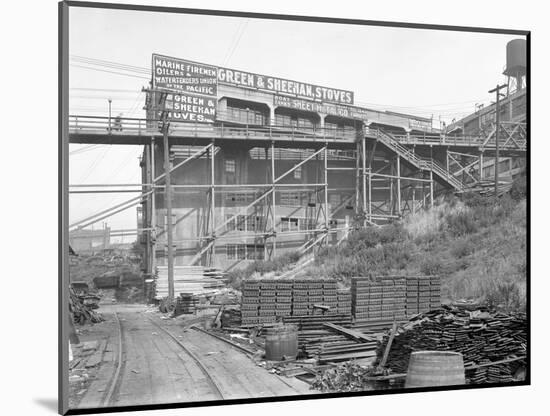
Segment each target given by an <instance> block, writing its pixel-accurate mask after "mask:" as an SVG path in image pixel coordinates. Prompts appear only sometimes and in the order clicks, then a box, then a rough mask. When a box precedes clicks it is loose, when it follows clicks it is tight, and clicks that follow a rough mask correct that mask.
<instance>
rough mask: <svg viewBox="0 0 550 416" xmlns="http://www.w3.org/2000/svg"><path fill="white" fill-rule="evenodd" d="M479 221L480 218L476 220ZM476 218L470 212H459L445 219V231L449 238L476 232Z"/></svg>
mask: <svg viewBox="0 0 550 416" xmlns="http://www.w3.org/2000/svg"><path fill="white" fill-rule="evenodd" d="M478 220H480V218H478ZM476 229H477V227H476V218H475V216H474V213H472V211H470V210H468V211H461V212H457V213H456V214H453V215H449V216H448V217H447V230H448V231H449V233H450V234H451V236H463V235H466V234H471V233H473V232H474V231H476Z"/></svg>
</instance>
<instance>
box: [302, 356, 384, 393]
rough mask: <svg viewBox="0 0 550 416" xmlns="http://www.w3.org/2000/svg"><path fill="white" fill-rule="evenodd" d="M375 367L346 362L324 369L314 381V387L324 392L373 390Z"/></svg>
mask: <svg viewBox="0 0 550 416" xmlns="http://www.w3.org/2000/svg"><path fill="white" fill-rule="evenodd" d="M373 374H374V373H373V369H372V368H365V367H361V366H359V365H357V364H355V363H353V362H346V363H344V364H340V365H337V366H334V367H332V368H329V369H327V370H325V371H322V372H321V374H319V375H318V376H317V377H316V378H315V379H314V380H313V382H312V387H313V388H315V389H317V390H320V391H322V392H350V391H365V390H372V389H373V386H372V384H371V383H372V382H370V381H369V380H368V377H370V376H372V375H373Z"/></svg>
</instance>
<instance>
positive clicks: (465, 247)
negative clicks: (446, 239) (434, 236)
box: [451, 239, 473, 259]
mask: <svg viewBox="0 0 550 416" xmlns="http://www.w3.org/2000/svg"><path fill="white" fill-rule="evenodd" d="M472 251H473V247H472V244H471V243H470V241H469V240H466V239H460V240H457V241H456V242H455V243H454V244H453V245H452V247H451V254H452V255H453V256H454V257H457V258H459V259H460V258H462V257H466V256H468V255H469V254H471V253H472Z"/></svg>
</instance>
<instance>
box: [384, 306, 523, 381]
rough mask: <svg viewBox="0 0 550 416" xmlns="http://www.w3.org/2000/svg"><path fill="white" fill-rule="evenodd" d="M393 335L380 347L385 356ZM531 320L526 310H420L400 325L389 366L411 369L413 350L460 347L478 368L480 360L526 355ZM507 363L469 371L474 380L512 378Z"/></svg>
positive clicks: (466, 359)
mask: <svg viewBox="0 0 550 416" xmlns="http://www.w3.org/2000/svg"><path fill="white" fill-rule="evenodd" d="M388 338H389V336H385V337H384V339H383V341H382V343H381V344H380V346H379V349H378V358H379V359H380V358H381V357H382V354H383V352H384V350H385V347H386V343H387V342H388ZM526 342H527V321H526V316H525V314H521V313H515V314H504V313H489V312H488V311H487V310H477V311H467V310H463V309H459V308H456V307H450V306H444V307H441V308H439V309H436V310H432V311H430V312H426V313H423V314H420V315H418V316H416V317H414V318H412V319H411V320H410V322H409V323H408V324H406V325H405V326H403V327H401V328H399V330H398V333H397V335H396V336H395V338H394V340H393V343H392V345H391V348H390V351H389V356H388V361H387V362H388V366H389V368H390V369H391V370H392V371H393V372H395V373H404V372H406V371H407V368H408V364H409V356H410V354H411V352H412V351H422V350H433V351H456V352H460V353H462V355H463V357H464V366H465V368H466V369H467V370H468V369H475V368H476V366H478V365H479V364H486V363H490V362H497V361H502V360H505V359H510V358H517V357H522V356H525V354H526ZM506 365H507V364H498V365H495V367H494V368H493V367H492V366H488V367H482V368H483V369H484V370H482V369H481V368H479V369H477V370H476V371H475V372H473V373H472V372H470V371H467V376H468V378H469V380H470V382H477V383H481V382H497V381H499V382H500V381H502V380H509V379H510V378H511V374H510V371H509V370H504V368H505V366H506Z"/></svg>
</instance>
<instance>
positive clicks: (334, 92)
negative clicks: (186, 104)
mask: <svg viewBox="0 0 550 416" xmlns="http://www.w3.org/2000/svg"><path fill="white" fill-rule="evenodd" d="M152 69H153V87H155V88H163V89H168V90H179V91H182V92H185V93H188V94H201V95H208V96H215V95H216V94H217V85H218V83H224V84H230V85H236V86H239V87H245V88H254V89H257V90H263V91H268V92H272V93H276V94H282V95H287V96H293V97H299V98H305V99H308V100H312V101H317V102H323V103H334V104H344V105H352V104H353V91H347V90H340V89H337V88H329V87H321V86H319V85H314V84H308V83H305V82H299V81H292V80H289V79H284V78H276V77H271V76H268V75H260V74H254V73H251V72H244V71H238V70H235V69H229V68H220V67H216V66H212V65H206V64H202V63H199V62H193V61H187V60H184V59H178V58H172V57H169V56H164V55H159V54H153V62H152Z"/></svg>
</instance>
